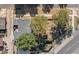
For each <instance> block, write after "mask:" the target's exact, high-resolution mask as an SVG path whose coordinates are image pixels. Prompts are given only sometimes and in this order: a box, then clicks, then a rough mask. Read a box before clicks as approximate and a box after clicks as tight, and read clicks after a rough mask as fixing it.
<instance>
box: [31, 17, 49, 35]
mask: <svg viewBox="0 0 79 59" xmlns="http://www.w3.org/2000/svg"><path fill="white" fill-rule="evenodd" d="M31 28H32V31H33V33H34V34H36V35H39V34H41V35H44V34H46V28H47V18H46V17H44V16H36V17H34V18H33V19H32V22H31Z"/></svg>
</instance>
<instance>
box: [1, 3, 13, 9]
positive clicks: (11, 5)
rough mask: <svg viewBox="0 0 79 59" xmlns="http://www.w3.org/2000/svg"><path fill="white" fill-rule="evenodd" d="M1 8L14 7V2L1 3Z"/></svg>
mask: <svg viewBox="0 0 79 59" xmlns="http://www.w3.org/2000/svg"><path fill="white" fill-rule="evenodd" d="M0 8H14V4H0Z"/></svg>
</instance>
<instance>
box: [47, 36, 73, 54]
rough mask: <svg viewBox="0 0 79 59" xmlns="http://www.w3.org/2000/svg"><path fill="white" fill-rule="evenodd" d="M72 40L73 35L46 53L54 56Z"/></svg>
mask: <svg viewBox="0 0 79 59" xmlns="http://www.w3.org/2000/svg"><path fill="white" fill-rule="evenodd" d="M72 38H73V35H72V36H71V37H69V38H67V39H65V40H63V41H62V44H61V45H59V46H58V47H55V48H52V49H51V50H50V51H49V52H48V53H49V54H52V53H53V54H56V53H58V52H59V51H60V50H61V49H62V48H63V47H64V46H66V45H67V44H68V43H69V42H70V41H71V40H72Z"/></svg>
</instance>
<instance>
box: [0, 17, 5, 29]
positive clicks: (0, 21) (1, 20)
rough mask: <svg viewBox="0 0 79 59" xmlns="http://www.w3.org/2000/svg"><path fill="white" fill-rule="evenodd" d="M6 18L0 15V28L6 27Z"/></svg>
mask: <svg viewBox="0 0 79 59" xmlns="http://www.w3.org/2000/svg"><path fill="white" fill-rule="evenodd" d="M5 23H6V22H5V18H2V17H0V29H5Z"/></svg>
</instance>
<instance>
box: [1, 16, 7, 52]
mask: <svg viewBox="0 0 79 59" xmlns="http://www.w3.org/2000/svg"><path fill="white" fill-rule="evenodd" d="M6 33H7V32H6V18H3V17H0V51H1V50H3V47H4V43H3V41H4V40H3V38H4V36H5V35H6Z"/></svg>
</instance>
